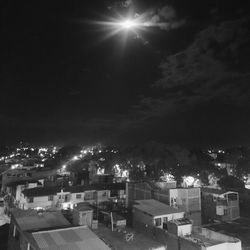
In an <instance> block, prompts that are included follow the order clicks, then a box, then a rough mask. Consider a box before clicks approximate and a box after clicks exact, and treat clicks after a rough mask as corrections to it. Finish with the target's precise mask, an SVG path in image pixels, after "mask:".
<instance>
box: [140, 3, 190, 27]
mask: <svg viewBox="0 0 250 250" xmlns="http://www.w3.org/2000/svg"><path fill="white" fill-rule="evenodd" d="M145 16H147V15H146V14H145ZM146 19H149V20H147V21H146V23H148V25H149V26H151V25H153V26H157V27H159V28H160V29H163V30H168V31H169V30H171V29H177V28H179V27H181V26H183V25H184V24H185V22H186V21H185V19H180V18H178V16H177V14H176V11H175V9H174V8H173V7H172V6H170V5H166V6H164V7H162V8H159V9H156V10H151V11H150V12H149V13H148V17H146Z"/></svg>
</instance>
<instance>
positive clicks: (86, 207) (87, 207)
mask: <svg viewBox="0 0 250 250" xmlns="http://www.w3.org/2000/svg"><path fill="white" fill-rule="evenodd" d="M74 209H76V210H78V211H90V210H93V208H92V207H91V206H90V205H89V203H87V202H80V203H77V204H76V206H75V207H74Z"/></svg>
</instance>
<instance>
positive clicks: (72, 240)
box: [8, 209, 110, 250]
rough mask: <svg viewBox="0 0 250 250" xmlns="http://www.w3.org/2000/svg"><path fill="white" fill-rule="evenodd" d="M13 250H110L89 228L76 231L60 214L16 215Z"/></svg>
mask: <svg viewBox="0 0 250 250" xmlns="http://www.w3.org/2000/svg"><path fill="white" fill-rule="evenodd" d="M8 249H9V250H12V249H13V250H51V249H78V250H95V249H101V250H109V249H110V248H109V247H108V246H107V245H106V244H105V243H104V242H103V241H102V240H101V239H100V238H98V237H97V236H96V234H95V233H93V232H92V231H91V230H90V229H89V228H88V227H87V226H78V227H72V226H71V225H70V223H69V222H68V221H67V220H66V219H65V218H64V217H63V215H62V214H61V213H60V212H37V211H35V210H27V211H23V210H19V209H15V210H13V211H12V216H11V225H10V230H9V242H8Z"/></svg>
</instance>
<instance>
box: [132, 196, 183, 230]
mask: <svg viewBox="0 0 250 250" xmlns="http://www.w3.org/2000/svg"><path fill="white" fill-rule="evenodd" d="M184 214H185V213H184V211H182V210H180V209H177V208H173V207H170V206H168V205H166V204H164V203H161V202H159V201H157V200H153V199H150V200H137V201H136V202H135V204H134V205H133V226H134V227H135V228H136V227H137V226H139V225H140V227H141V226H142V227H146V228H152V227H156V228H161V229H163V228H164V226H165V225H164V224H166V223H167V222H168V221H172V220H176V219H182V218H184Z"/></svg>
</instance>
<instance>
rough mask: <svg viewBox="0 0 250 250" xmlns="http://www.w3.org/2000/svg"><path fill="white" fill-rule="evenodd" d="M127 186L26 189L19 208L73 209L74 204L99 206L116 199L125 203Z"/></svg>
mask: <svg viewBox="0 0 250 250" xmlns="http://www.w3.org/2000/svg"><path fill="white" fill-rule="evenodd" d="M124 194H125V184H123V183H112V184H103V185H101V184H95V185H88V186H70V187H65V188H60V187H42V188H32V189H25V190H23V191H22V195H21V199H20V202H19V208H21V209H29V208H37V207H41V208H58V209H66V208H71V209H72V208H73V206H74V204H77V203H80V202H88V203H89V204H93V205H99V204H101V203H103V202H110V201H111V200H112V199H116V200H117V202H118V201H119V202H123V201H125V198H124Z"/></svg>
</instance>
